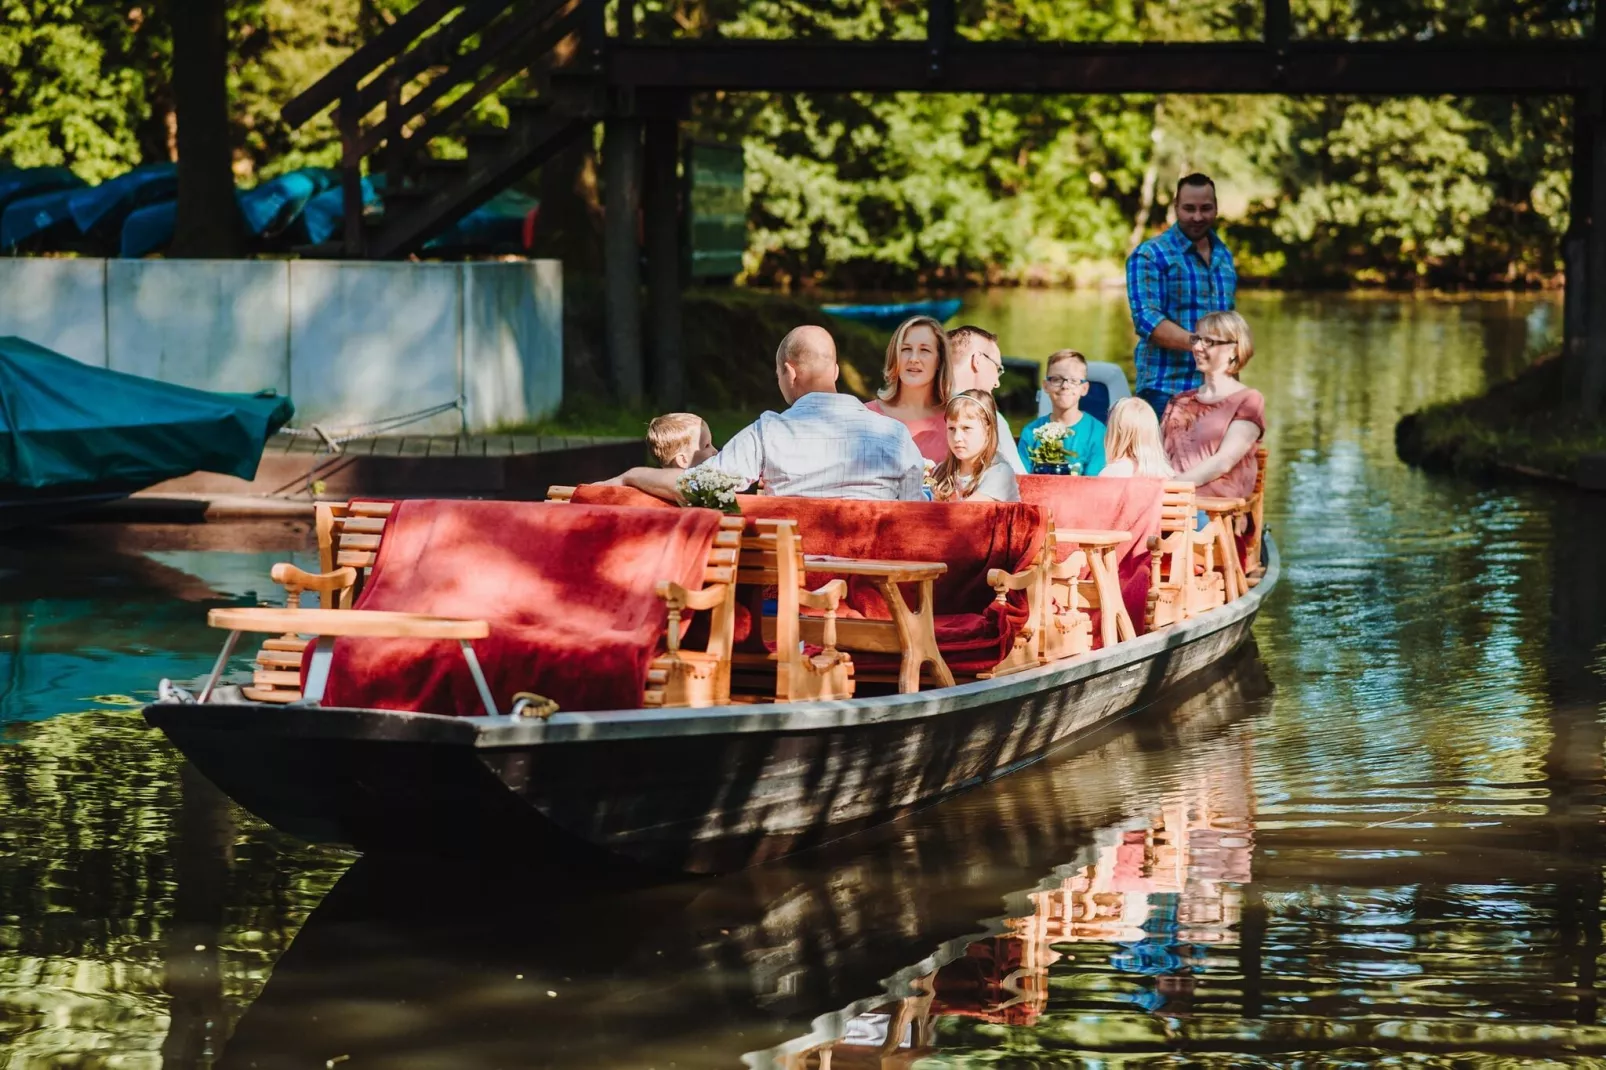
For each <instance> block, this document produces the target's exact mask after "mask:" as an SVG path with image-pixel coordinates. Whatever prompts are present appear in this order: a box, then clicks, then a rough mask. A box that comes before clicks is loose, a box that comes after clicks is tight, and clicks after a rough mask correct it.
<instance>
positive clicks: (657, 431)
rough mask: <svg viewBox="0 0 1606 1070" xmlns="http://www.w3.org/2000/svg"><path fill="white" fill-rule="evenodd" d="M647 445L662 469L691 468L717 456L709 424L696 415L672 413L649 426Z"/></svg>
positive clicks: (666, 414)
mask: <svg viewBox="0 0 1606 1070" xmlns="http://www.w3.org/2000/svg"><path fill="white" fill-rule="evenodd" d="M647 445H648V446H649V447H651V449H652V455H653V458H654V459H655V460H656V461H657V462H658V467H660V468H690V467H691V466H692V465H694V464H701V463H703V462H704V461H706V460H708V458H710V457H712V456H713V455H714V452H715V451H714V436H713V435H712V434H710V433H709V430H708V422H707V421H706V420H704V419H703V418H702V417H701V416H698V415H697V414H696V413H690V412H670V413H665V414H664V415H662V416H659V417H657V418H656V419H654V420H653V422H652V423H650V424H648V425H647Z"/></svg>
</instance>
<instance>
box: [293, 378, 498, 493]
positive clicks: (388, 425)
mask: <svg viewBox="0 0 1606 1070" xmlns="http://www.w3.org/2000/svg"><path fill="white" fill-rule="evenodd" d="M465 404H466V399H465V398H463V397H462V396H461V395H460V396H458V397H455V398H453V399H452V400H451V401H443V402H441V403H440V404H439V405H431V406H430V407H429V408H427V409H419V410H418V411H417V412H404V413H402V414H401V415H399V416H385V417H381V418H380V419H378V420H370V421H368V422H367V423H362V424H353V425H352V426H351V427H347V428H343V429H342V430H341V432H340V433H339V434H334V433H332V432H330V431H329V430H327V429H326V428H324V427H322V426H321V425H319V424H312V425H310V426H307V427H281V428H279V434H281V435H289V436H291V437H292V438H316V439H317V440H318V443H319V445H318V449H317V450H316V451H315V452H314V453H313V460H312V466H311V467H309V468H308V469H307V471H306V472H305V474H303V475H302V476H301V477H300V478H298V479H295V480H292V481H290V482H289V483H286V484H285V485H284V486H282V487H280V488H279V489H278V490H275V491H273V492H272V496H273V497H278V496H279V495H280V494H283V493H284V492H285V491H288V490H289V489H290V488H291V487H293V486H295V485H296V484H297V483H300V484H301V485H302V492H303V493H305V494H306V495H307V497H309V498H316V497H317V496H318V494H319V493H321V487H314V486H313V484H314V483H315V482H320V481H318V480H315V479H314V478H313V477H314V476H315V475H316V473H317V472H318V470H319V469H320V468H323V467H324V466H325V465H326V464H329V463H331V462H333V460H334V458H335V457H337V456H339V455H340V454H341V453H343V452H344V451H345V445H346V443H348V442H355V441H357V440H358V439H360V438H372V437H374V436H376V435H382V434H384V433H385V432H387V431H395V430H396V429H398V428H402V427H406V426H407V425H409V424H416V423H418V422H419V421H421V420H427V419H429V418H430V417H432V416H439V415H440V414H441V413H443V412H451V411H452V410H453V409H456V410H458V411H461V410H462V409H463V407H464V405H465ZM325 454H328V455H329V457H328V458H327V459H326V458H325Z"/></svg>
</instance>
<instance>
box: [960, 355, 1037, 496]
mask: <svg viewBox="0 0 1606 1070" xmlns="http://www.w3.org/2000/svg"><path fill="white" fill-rule="evenodd" d="M948 367H949V371H950V373H951V374H952V375H953V380H954V393H955V394H963V393H964V392H965V391H966V390H985V391H986V392H987V393H989V394H991V393H992V392H993V391H995V390H997V389H998V380H999V379H1000V378H1002V377H1003V374H1004V357H1003V354H1002V353H1001V352H1000V351H999V348H998V336H997V335H996V334H994V333H993V332H991V331H984V330H982V329H981V328H980V327H973V326H971V325H969V324H966V325H965V326H963V327H955V328H954V329H953V330H951V331H949V332H948ZM998 456H1000V457H1002V458H1003V459H1004V463H1005V464H1007V465H1009V467H1010V468H1011V469H1012V470H1013V471H1014V472H1015V474H1016V475H1025V474H1026V465H1025V464H1024V463H1023V462H1022V461H1021V458H1020V454H1019V453H1017V452H1015V432H1014V431H1012V430H1010V427H1009V421H1008V420H1006V419H1004V414H1003V413H1001V412H1000V413H999V414H998Z"/></svg>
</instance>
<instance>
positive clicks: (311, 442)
mask: <svg viewBox="0 0 1606 1070" xmlns="http://www.w3.org/2000/svg"><path fill="white" fill-rule="evenodd" d="M639 441H640V439H632V438H620V437H612V436H605V435H384V436H379V437H376V438H361V439H357V440H356V441H354V442H348V443H346V444H345V446H344V447H342V448H341V450H340V453H341V455H343V456H347V457H515V456H519V455H522V454H530V453H551V452H555V451H558V450H578V449H586V448H588V447H592V446H617V445H619V444H620V443H626V442H639ZM329 452H331V451H330V450H329V447H328V446H326V445H325V444H324V442H323V441H322V440H321V439H319V438H317V437H316V436H313V435H287V434H284V433H283V432H280V433H279V434H277V435H274V436H273V437H272V438H271V439H269V440H268V447H267V449H265V450H263V453H262V455H263V457H269V456H272V455H275V454H296V453H302V454H317V453H329Z"/></svg>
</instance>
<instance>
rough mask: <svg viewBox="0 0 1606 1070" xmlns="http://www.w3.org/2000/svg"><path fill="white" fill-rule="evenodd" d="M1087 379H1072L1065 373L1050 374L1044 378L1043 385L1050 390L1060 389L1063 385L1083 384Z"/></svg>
mask: <svg viewBox="0 0 1606 1070" xmlns="http://www.w3.org/2000/svg"><path fill="white" fill-rule="evenodd" d="M1085 382H1087V380H1086V379H1071V378H1068V377H1066V376H1063V375H1050V376H1049V377H1048V378H1046V379H1044V380H1043V385H1044V386H1046V387H1048V388H1049V389H1050V390H1058V389H1059V388H1060V387H1062V386H1081V385H1082V384H1083V383H1085Z"/></svg>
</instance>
